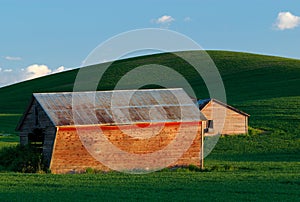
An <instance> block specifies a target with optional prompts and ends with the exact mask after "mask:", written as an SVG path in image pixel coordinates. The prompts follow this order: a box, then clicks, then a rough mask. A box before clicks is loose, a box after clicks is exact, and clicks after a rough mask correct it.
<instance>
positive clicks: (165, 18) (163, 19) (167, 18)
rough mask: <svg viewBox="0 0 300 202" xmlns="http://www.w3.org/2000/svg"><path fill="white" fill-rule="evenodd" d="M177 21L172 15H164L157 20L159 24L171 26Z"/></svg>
mask: <svg viewBox="0 0 300 202" xmlns="http://www.w3.org/2000/svg"><path fill="white" fill-rule="evenodd" d="M173 21H175V19H174V18H173V17H172V16H170V15H163V16H161V17H160V18H158V19H157V20H156V23H157V24H170V23H171V22H173Z"/></svg>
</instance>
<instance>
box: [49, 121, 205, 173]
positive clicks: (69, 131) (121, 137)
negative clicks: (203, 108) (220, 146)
mask: <svg viewBox="0 0 300 202" xmlns="http://www.w3.org/2000/svg"><path fill="white" fill-rule="evenodd" d="M192 124H193V126H191V124H190V125H188V124H187V125H184V126H182V125H181V127H182V128H181V131H187V132H188V131H191V130H192V131H193V129H194V128H195V127H196V129H197V130H198V131H197V135H196V138H195V139H194V140H193V141H192V144H191V146H190V147H189V149H188V150H187V151H186V152H185V153H184V154H183V155H182V156H181V157H180V158H179V159H178V161H177V162H175V163H173V164H172V165H171V166H176V165H190V164H194V165H198V166H201V165H202V161H200V150H201V148H202V145H201V142H202V141H201V140H202V127H201V124H199V123H192ZM137 125H139V124H137ZM137 125H134V126H137ZM139 127H140V126H139ZM155 127H158V126H157V125H155V124H154V125H152V126H151V127H145V128H144V129H143V134H141V135H145V139H138V138H134V137H130V136H128V135H126V134H128V132H129V130H132V131H131V132H133V134H135V135H137V134H138V131H140V130H135V129H133V127H132V126H128V125H127V126H120V128H118V127H117V126H104V127H101V130H102V131H103V134H104V135H105V137H106V138H107V139H108V140H109V141H110V142H111V143H112V144H113V145H115V146H116V147H118V148H119V149H121V150H123V151H126V152H128V153H131V154H143V155H145V154H149V153H153V152H155V151H159V150H162V149H164V148H165V147H166V146H167V145H168V144H169V143H170V142H171V141H172V140H173V139H174V137H175V136H176V135H177V132H178V130H179V123H176V124H174V123H173V124H166V125H165V126H164V127H163V128H162V129H161V130H160V132H159V133H157V130H156V128H155ZM192 128H193V129H192ZM80 130H81V132H82V133H81V134H83V135H84V137H86V138H87V141H90V143H88V142H86V144H94V145H97V140H95V139H93V138H92V137H97V135H99V134H98V131H97V129H93V126H91V127H90V128H89V127H85V128H83V129H80ZM153 135H154V136H153ZM150 136H152V137H150ZM98 149H99V148H98ZM100 150H105V151H109V148H100ZM172 152H173V153H174V152H179V151H177V149H175V150H174V151H172ZM111 158H114V159H119V158H118V154H115V155H114V156H113V157H111ZM111 158H110V159H111ZM110 159H108V160H107V161H109V160H110ZM124 160H125V162H127V161H126V159H123V161H122V162H121V161H120V162H121V163H124ZM157 160H158V159H155V160H153V162H149V163H150V164H151V165H155V163H156V161H157ZM88 167H91V168H95V169H99V170H104V171H107V170H109V168H107V167H106V166H104V165H103V164H101V163H100V162H99V161H97V160H95V159H94V158H93V157H92V156H91V155H90V154H89V152H88V151H87V149H86V148H85V147H84V146H83V144H82V142H81V140H80V138H79V136H78V134H77V131H76V128H74V127H59V128H58V132H57V134H56V139H55V145H54V151H53V156H52V160H51V165H50V169H51V172H52V173H69V172H84V171H85V170H86V168H88Z"/></svg>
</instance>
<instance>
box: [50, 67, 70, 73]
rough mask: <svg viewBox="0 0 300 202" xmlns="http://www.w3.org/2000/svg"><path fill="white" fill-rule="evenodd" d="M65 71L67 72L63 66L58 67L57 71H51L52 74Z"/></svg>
mask: <svg viewBox="0 0 300 202" xmlns="http://www.w3.org/2000/svg"><path fill="white" fill-rule="evenodd" d="M65 70H67V69H66V68H65V67H64V66H60V67H58V68H57V69H55V70H54V71H53V73H58V72H63V71H65Z"/></svg>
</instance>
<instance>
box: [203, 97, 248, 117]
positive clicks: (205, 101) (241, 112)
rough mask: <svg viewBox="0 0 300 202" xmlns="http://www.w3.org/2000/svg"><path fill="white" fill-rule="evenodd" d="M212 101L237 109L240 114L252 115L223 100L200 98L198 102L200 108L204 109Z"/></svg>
mask: <svg viewBox="0 0 300 202" xmlns="http://www.w3.org/2000/svg"><path fill="white" fill-rule="evenodd" d="M210 101H213V102H216V103H218V104H220V105H222V106H224V107H227V108H228V109H231V110H233V111H235V112H237V113H239V114H242V115H244V116H250V115H249V114H247V113H246V112H243V111H241V110H238V109H236V108H234V107H232V106H230V105H228V104H225V103H223V102H221V101H219V100H216V99H211V98H208V99H203V100H198V101H197V102H198V105H199V109H200V110H202V109H203V108H204V107H205V106H206V105H207V104H208V103H209V102H210Z"/></svg>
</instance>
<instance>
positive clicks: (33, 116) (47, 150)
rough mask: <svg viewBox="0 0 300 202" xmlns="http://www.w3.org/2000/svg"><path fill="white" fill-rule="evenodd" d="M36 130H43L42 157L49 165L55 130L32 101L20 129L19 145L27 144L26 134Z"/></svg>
mask: <svg viewBox="0 0 300 202" xmlns="http://www.w3.org/2000/svg"><path fill="white" fill-rule="evenodd" d="M36 128H39V129H43V130H44V134H45V137H44V144H43V155H44V159H45V161H46V164H48V165H49V164H50V161H51V156H52V148H53V144H54V139H55V134H56V128H55V127H54V125H53V124H52V122H51V120H50V119H49V117H48V116H47V114H46V113H45V111H44V110H43V109H42V107H41V106H40V105H39V103H38V102H37V101H36V100H34V101H33V102H32V105H31V106H30V108H29V110H28V112H27V114H26V116H25V118H24V121H23V124H22V126H21V127H20V144H21V145H26V144H28V134H30V133H33V131H34V129H36Z"/></svg>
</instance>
